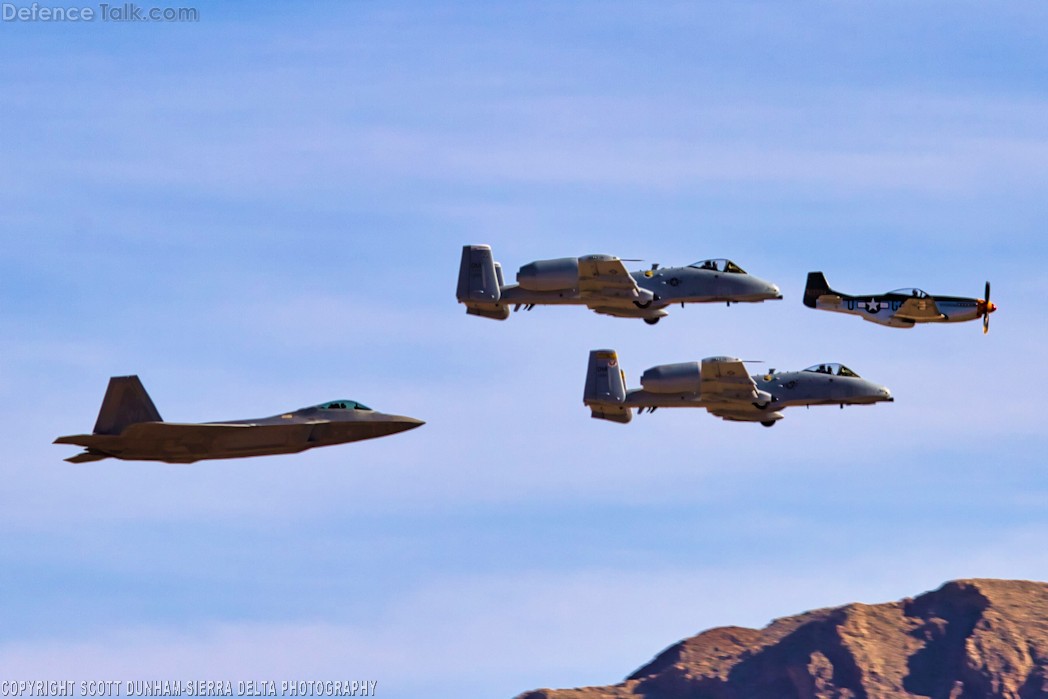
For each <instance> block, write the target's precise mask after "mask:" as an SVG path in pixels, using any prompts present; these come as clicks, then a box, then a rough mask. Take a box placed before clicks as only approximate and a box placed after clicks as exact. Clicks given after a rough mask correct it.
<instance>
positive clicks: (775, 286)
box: [768, 284, 782, 301]
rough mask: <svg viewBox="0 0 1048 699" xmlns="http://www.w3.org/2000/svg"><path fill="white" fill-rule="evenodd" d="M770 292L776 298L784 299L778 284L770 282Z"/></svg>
mask: <svg viewBox="0 0 1048 699" xmlns="http://www.w3.org/2000/svg"><path fill="white" fill-rule="evenodd" d="M768 293H770V294H771V295H772V296H774V297H775V298H776V299H779V300H780V301H781V300H782V290H780V289H779V285H778V284H769V285H768Z"/></svg>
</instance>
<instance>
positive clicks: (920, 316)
mask: <svg viewBox="0 0 1048 699" xmlns="http://www.w3.org/2000/svg"><path fill="white" fill-rule="evenodd" d="M804 305H805V306H807V307H808V308H815V309H817V310H820V311H836V312H838V313H850V314H852V315H857V316H859V317H860V318H862V319H863V320H868V321H869V322H871V323H877V324H879V325H887V326H888V327H890V328H912V327H913V326H914V325H916V324H917V323H960V322H964V321H966V320H976V319H977V318H982V326H983V334H984V335H985V334H986V333H987V332H989V330H990V314H991V313H993V312H994V311H996V310H997V305H996V304H994V303H990V282H986V291H985V293H984V294H983V298H981V299H975V298H967V297H964V296H932V295H931V294H928V293H926V292H924V291H921V290H920V289H896V290H895V291H889V292H888V293H887V294H869V295H865V296H851V295H849V294H843V293H841V292H839V291H834V290H833V289H831V288H830V285H829V284H827V283H826V277H825V276H823V273H822V272H809V273H808V283H807V284H806V285H805V288H804Z"/></svg>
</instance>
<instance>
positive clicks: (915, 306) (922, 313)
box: [894, 296, 944, 322]
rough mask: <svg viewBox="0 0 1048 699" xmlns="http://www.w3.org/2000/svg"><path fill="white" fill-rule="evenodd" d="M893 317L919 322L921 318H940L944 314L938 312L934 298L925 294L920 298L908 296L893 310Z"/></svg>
mask: <svg viewBox="0 0 1048 699" xmlns="http://www.w3.org/2000/svg"><path fill="white" fill-rule="evenodd" d="M894 317H895V318H900V319H902V320H912V321H914V322H919V321H922V320H940V319H942V318H943V317H944V316H943V314H942V313H940V312H939V307H938V306H937V305H936V303H935V299H933V298H932V297H931V296H925V297H924V298H922V299H918V298H909V299H906V300H905V301H903V303H902V305H901V306H899V310H897V311H896V312H895V315H894Z"/></svg>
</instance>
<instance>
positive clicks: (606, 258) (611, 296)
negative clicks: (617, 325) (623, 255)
mask: <svg viewBox="0 0 1048 699" xmlns="http://www.w3.org/2000/svg"><path fill="white" fill-rule="evenodd" d="M579 295H580V296H581V297H582V300H583V301H584V302H585V303H586V305H587V306H589V307H590V308H594V307H601V306H604V307H606V306H617V305H632V304H633V302H634V301H640V302H642V303H643V302H646V301H651V300H652V297H653V296H654V295H653V294H652V293H651V292H650V291H648V290H647V289H641V288H640V287H639V286H637V282H636V281H635V280H634V279H633V277H631V276H630V273H629V271H628V270H627V269H626V265H624V264H623V263H622V260H620V259H619V258H617V257H611V256H610V255H587V256H586V257H580V258H579Z"/></svg>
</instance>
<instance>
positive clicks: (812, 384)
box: [582, 350, 895, 427]
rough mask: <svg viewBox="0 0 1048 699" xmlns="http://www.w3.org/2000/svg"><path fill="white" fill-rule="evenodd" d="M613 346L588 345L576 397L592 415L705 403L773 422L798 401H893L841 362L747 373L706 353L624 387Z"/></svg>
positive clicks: (730, 416) (619, 416)
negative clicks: (579, 392)
mask: <svg viewBox="0 0 1048 699" xmlns="http://www.w3.org/2000/svg"><path fill="white" fill-rule="evenodd" d="M618 364H619V360H618V356H617V355H616V353H615V350H593V351H592V352H590V356H589V368H588V370H587V372H586V389H585V392H584V393H583V398H582V402H583V403H585V404H586V405H587V406H588V407H589V409H590V411H591V415H592V417H594V418H598V419H602V420H611V421H612V422H629V421H630V420H632V419H633V413H632V412H631V408H638V409H639V412H644V409H645V408H647V409H648V411H649V412H655V409H656V408H705V409H706V410H707V411H709V412H710V414H712V415H715V416H717V417H719V418H721V419H723V420H732V421H736V422H759V423H761V424H762V425H764V426H765V427H771V426H773V425H774V424H775V423H776V422H777V421H779V420H781V419H782V418H783V415H782V412H781V411H782V410H783V409H784V408H789V407H793V406H798V405H840V406H841V407H842V408H843V407H844V406H845V405H866V404H870V403H880V402H882V401H889V402H890V401H894V400H895V399H894V398H892V394H891V391H889V390H888V389H887V388H885V387H884V386H880V385H878V384H875V383H873V382H872V381H867V380H866V379H863V378H860V377H859V375H858V374H856V373H855V372H854V371H852V370H851V369H849V368H848V367H846V366H844V365H843V364H818V365H816V366H813V367H809V368H807V369H805V370H804V371H784V372H779V373H776V372H775V370H774V369H772V370H771V371H769V372H768V373H767V374H764V375H762V376H749V375H747V373H746V367H745V366H744V365H743V362H742V360H740V359H736V358H734V357H707V358H706V359H703V360H702V362H701V363H700V362H685V363H683V364H663V365H660V366H656V367H652V368H651V369H648V370H647V371H645V372H644V374H642V375H641V377H640V384H641V386H642V388H633V389H627V388H626V377H625V374H624V373H623V372H622V370H621V369H620V368H619V365H618Z"/></svg>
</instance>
